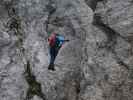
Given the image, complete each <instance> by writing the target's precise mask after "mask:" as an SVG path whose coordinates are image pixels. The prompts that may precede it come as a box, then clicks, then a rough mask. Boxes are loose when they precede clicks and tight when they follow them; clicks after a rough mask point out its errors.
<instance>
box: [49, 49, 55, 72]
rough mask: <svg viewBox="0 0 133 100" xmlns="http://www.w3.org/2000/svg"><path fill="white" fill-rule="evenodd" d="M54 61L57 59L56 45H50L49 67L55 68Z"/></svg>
mask: <svg viewBox="0 0 133 100" xmlns="http://www.w3.org/2000/svg"><path fill="white" fill-rule="evenodd" d="M54 61H55V47H50V64H49V67H48V69H50V70H55V69H54Z"/></svg>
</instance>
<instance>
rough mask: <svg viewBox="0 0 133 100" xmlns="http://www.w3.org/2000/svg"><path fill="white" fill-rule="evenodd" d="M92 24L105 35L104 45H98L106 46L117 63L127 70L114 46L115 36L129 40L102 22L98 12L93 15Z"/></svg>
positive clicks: (100, 46)
mask: <svg viewBox="0 0 133 100" xmlns="http://www.w3.org/2000/svg"><path fill="white" fill-rule="evenodd" d="M92 24H93V25H94V26H96V27H97V28H99V29H100V30H102V31H103V32H104V33H105V35H106V36H107V41H106V42H105V44H104V45H99V48H106V49H107V50H108V51H110V52H112V53H113V54H114V58H115V59H116V61H117V63H118V64H119V65H121V66H124V67H125V68H126V69H127V70H129V66H128V65H127V64H126V63H124V61H122V60H121V59H120V58H119V57H118V55H117V53H116V52H115V50H114V48H115V45H116V44H117V37H120V38H122V39H123V40H125V41H126V42H129V41H128V40H127V39H126V38H125V37H123V36H121V35H120V33H118V32H116V31H115V30H113V29H112V28H111V27H110V26H109V25H107V24H104V23H103V22H102V20H101V16H100V15H99V14H95V15H94V19H93V23H92Z"/></svg>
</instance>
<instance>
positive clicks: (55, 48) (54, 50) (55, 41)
mask: <svg viewBox="0 0 133 100" xmlns="http://www.w3.org/2000/svg"><path fill="white" fill-rule="evenodd" d="M66 41H69V40H65V38H64V36H62V35H59V34H57V33H52V34H51V35H50V36H49V38H48V42H49V52H50V64H49V66H48V69H49V70H52V71H54V70H55V68H54V61H55V58H56V56H57V54H58V52H59V50H60V48H61V47H62V45H63V44H64V42H66Z"/></svg>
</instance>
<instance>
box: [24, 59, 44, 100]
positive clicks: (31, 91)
mask: <svg viewBox="0 0 133 100" xmlns="http://www.w3.org/2000/svg"><path fill="white" fill-rule="evenodd" d="M30 67H31V65H30V62H29V61H27V64H26V65H25V68H26V69H25V72H24V76H25V79H26V81H27V83H28V85H29V88H28V91H27V94H26V99H25V100H31V99H32V98H33V96H34V95H37V96H39V97H40V98H42V99H43V100H46V99H45V95H44V94H43V92H42V88H41V84H40V83H39V82H37V80H36V77H35V75H33V73H32V72H31V68H30Z"/></svg>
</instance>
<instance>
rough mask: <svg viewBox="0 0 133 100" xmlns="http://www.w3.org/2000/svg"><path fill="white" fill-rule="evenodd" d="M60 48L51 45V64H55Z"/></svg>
mask: <svg viewBox="0 0 133 100" xmlns="http://www.w3.org/2000/svg"><path fill="white" fill-rule="evenodd" d="M59 49H60V48H59V47H56V46H53V47H50V64H51V65H54V61H55V58H56V56H57V54H58V51H59Z"/></svg>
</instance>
